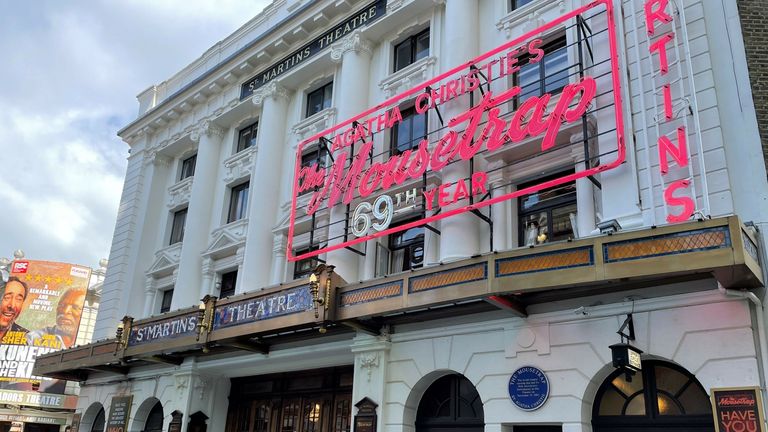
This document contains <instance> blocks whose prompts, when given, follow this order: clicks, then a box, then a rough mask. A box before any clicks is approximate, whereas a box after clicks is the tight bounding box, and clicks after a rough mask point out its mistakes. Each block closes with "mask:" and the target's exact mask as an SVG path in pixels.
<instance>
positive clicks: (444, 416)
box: [416, 374, 485, 432]
mask: <svg viewBox="0 0 768 432" xmlns="http://www.w3.org/2000/svg"><path fill="white" fill-rule="evenodd" d="M484 418H485V416H484V413H483V402H482V401H481V400H480V395H479V394H478V393H477V390H476V389H475V386H474V385H472V382H470V381H469V380H468V379H467V378H465V377H464V376H463V375H459V374H451V375H446V376H444V377H440V378H438V379H437V380H436V381H435V382H434V383H432V385H430V386H429V388H428V389H427V391H426V392H424V396H422V397H421V401H419V409H418V411H417V413H416V432H458V431H461V432H483V430H484V426H485V421H484Z"/></svg>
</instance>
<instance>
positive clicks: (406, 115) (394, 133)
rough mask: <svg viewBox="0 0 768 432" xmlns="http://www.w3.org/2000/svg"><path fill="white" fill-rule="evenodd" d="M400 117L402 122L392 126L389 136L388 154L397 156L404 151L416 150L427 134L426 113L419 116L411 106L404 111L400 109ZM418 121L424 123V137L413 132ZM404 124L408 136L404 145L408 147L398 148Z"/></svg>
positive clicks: (427, 120)
mask: <svg viewBox="0 0 768 432" xmlns="http://www.w3.org/2000/svg"><path fill="white" fill-rule="evenodd" d="M400 115H401V116H402V118H403V120H402V121H400V122H397V123H396V124H395V125H394V126H392V130H391V132H390V134H389V154H391V155H399V154H401V153H403V152H404V151H407V150H412V149H415V148H417V147H418V146H419V143H420V142H421V140H423V139H424V138H425V137H426V136H427V134H428V128H429V118H428V117H427V112H424V113H422V114H419V113H417V112H416V107H413V106H411V107H408V108H405V109H401V110H400ZM418 119H421V120H422V121H423V122H424V125H423V127H424V135H420V136H418V135H416V134H415V132H414V130H415V128H414V125H415V124H416V121H417V120H418ZM406 124H407V125H408V135H409V136H408V137H407V141H406V142H405V143H404V144H409V145H403V146H400V145H398V141H399V140H400V133H401V131H402V126H404V125H406Z"/></svg>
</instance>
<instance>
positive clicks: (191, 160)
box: [179, 155, 197, 180]
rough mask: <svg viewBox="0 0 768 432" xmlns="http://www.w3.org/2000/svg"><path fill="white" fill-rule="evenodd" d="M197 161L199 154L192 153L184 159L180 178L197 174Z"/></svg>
mask: <svg viewBox="0 0 768 432" xmlns="http://www.w3.org/2000/svg"><path fill="white" fill-rule="evenodd" d="M196 163H197V155H192V156H190V157H188V158H186V159H184V160H183V161H181V176H180V177H179V180H184V179H185V178H187V177H192V176H193V175H195V164H196Z"/></svg>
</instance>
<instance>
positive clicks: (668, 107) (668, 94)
mask: <svg viewBox="0 0 768 432" xmlns="http://www.w3.org/2000/svg"><path fill="white" fill-rule="evenodd" d="M663 91H664V117H666V118H667V120H672V117H674V113H673V112H672V87H671V86H670V85H669V84H664V87H663Z"/></svg>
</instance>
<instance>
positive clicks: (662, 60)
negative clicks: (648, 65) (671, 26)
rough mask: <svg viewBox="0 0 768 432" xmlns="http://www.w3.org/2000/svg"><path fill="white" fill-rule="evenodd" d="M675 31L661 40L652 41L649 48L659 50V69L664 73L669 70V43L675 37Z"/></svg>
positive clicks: (652, 50)
mask: <svg viewBox="0 0 768 432" xmlns="http://www.w3.org/2000/svg"><path fill="white" fill-rule="evenodd" d="M674 37H675V34H674V33H667V34H665V35H664V36H662V37H661V38H660V39H659V40H657V41H656V42H654V43H652V44H651V46H650V47H649V48H648V49H649V50H650V51H651V52H654V51H658V53H659V70H660V71H661V74H662V75H666V74H667V72H669V63H668V61H667V43H668V42H669V41H671V40H672V39H674Z"/></svg>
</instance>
